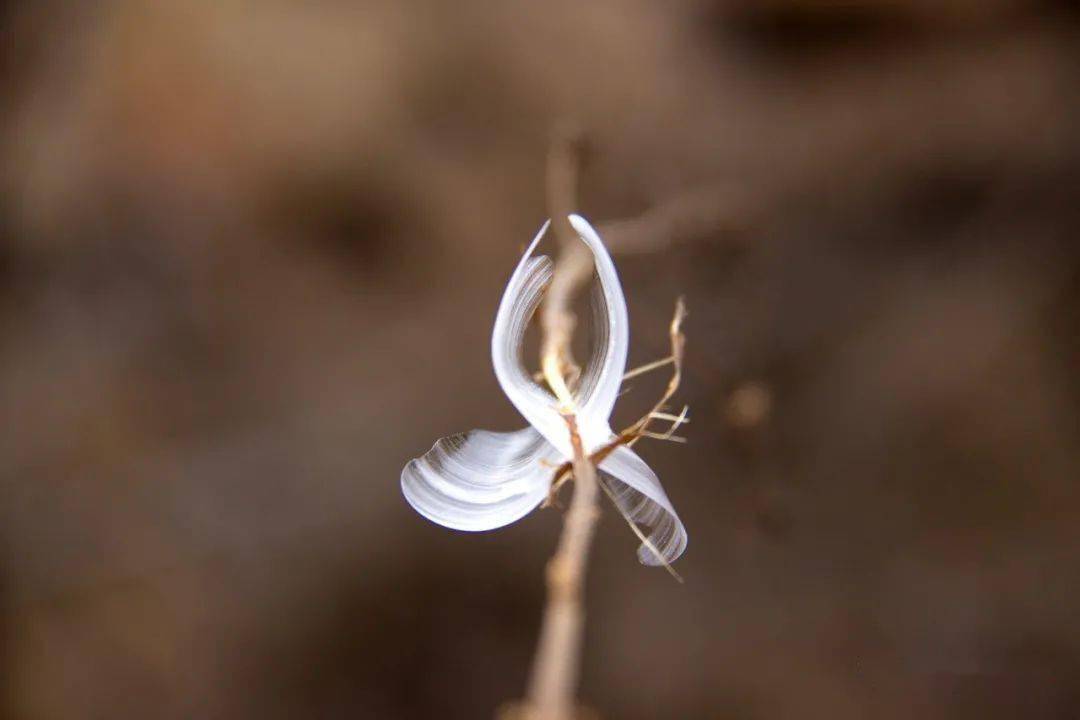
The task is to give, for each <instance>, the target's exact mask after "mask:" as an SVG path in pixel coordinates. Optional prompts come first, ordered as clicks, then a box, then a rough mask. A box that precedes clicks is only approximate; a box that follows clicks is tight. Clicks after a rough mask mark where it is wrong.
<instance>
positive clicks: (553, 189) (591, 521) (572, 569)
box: [526, 128, 599, 720]
mask: <svg viewBox="0 0 1080 720" xmlns="http://www.w3.org/2000/svg"><path fill="white" fill-rule="evenodd" d="M580 146H581V138H580V134H578V133H576V132H574V131H573V130H568V129H565V128H564V129H562V130H561V131H560V132H558V133H557V134H556V136H555V138H554V141H553V142H552V146H551V152H550V155H549V157H548V176H547V195H548V207H549V210H550V213H551V218H552V229H553V230H554V232H555V235H556V237H557V238H558V239H559V245H560V252H559V256H558V259H557V261H556V263H555V271H554V275H553V277H552V281H551V285H550V286H549V287H548V290H547V293H546V295H545V297H544V306H543V308H542V310H541V316H540V326H541V331H542V333H543V339H542V340H541V346H540V350H541V357H540V367H541V371H542V372H543V375H544V379H545V380H546V381H547V383H548V386H549V387H551V389H552V391H553V392H554V393H555V396H556V397H557V398H558V400H559V405H560V410H561V412H562V413H563V417H564V418H565V419H566V425H567V428H568V430H569V432H570V442H571V446H572V447H573V452H574V456H573V461H572V472H573V477H574V495H573V497H572V498H571V502H570V509H569V510H568V511H567V513H566V518H565V520H564V521H563V529H562V535H561V536H560V538H559V545H558V548H557V549H556V551H555V555H554V556H553V557H552V558H551V560H550V561H549V562H548V567H547V593H548V597H547V605H546V607H545V608H544V617H543V624H542V625H541V628H540V640H539V643H538V645H537V649H536V658H535V661H534V665H533V674H532V679H531V681H530V683H529V692H528V707H527V708H526V713H527V716H528V717H529V718H530V719H536V720H570V718H573V717H574V716H575V715H576V714H577V703H576V701H575V699H574V698H575V696H576V694H577V684H578V673H579V670H580V666H581V641H582V631H583V629H584V625H585V609H584V603H583V595H584V593H583V586H584V580H585V569H586V564H587V561H588V556H589V546H590V545H591V544H592V537H593V531H594V529H595V525H596V518H597V516H598V515H599V511H598V509H597V497H598V491H599V490H598V489H599V483H598V481H597V476H596V467H595V465H593V461H592V459H591V458H589V456H588V455H587V454H586V452H585V449H584V447H583V445H582V443H581V436H580V435H579V433H578V426H577V416H576V404H575V401H574V397H573V394H572V392H571V390H570V388H571V387H572V386H574V385H576V383H577V379H578V378H579V377H580V370H579V368H578V366H577V364H576V363H575V362H574V360H573V356H572V355H571V353H570V340H571V337H572V335H573V332H574V325H575V318H574V315H573V313H572V312H571V311H570V307H571V304H572V301H573V298H574V296H575V294H576V293H577V292H578V290H579V289H580V288H581V286H582V285H584V283H585V281H586V280H588V279H589V277H590V276H591V275H592V268H593V263H592V256H591V255H590V254H589V253H588V252H587V251H586V250H585V249H584V245H583V243H582V242H581V241H580V239H579V238H578V236H577V232H576V231H575V230H574V228H573V226H572V225H571V224H570V221H569V217H568V216H569V215H570V214H571V213H572V212H574V209H575V203H576V197H575V196H576V194H577V173H578V162H579V155H580Z"/></svg>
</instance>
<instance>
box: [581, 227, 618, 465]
mask: <svg viewBox="0 0 1080 720" xmlns="http://www.w3.org/2000/svg"><path fill="white" fill-rule="evenodd" d="M570 223H571V224H572V225H573V226H574V229H575V230H576V231H577V233H578V235H579V237H581V239H582V241H583V242H584V243H585V244H586V245H587V246H588V247H589V250H590V251H592V254H593V260H594V261H595V264H596V276H597V278H598V279H599V281H600V283H599V290H600V292H599V293H598V294H597V296H596V302H594V305H593V307H594V311H595V312H594V322H595V327H594V338H595V341H596V345H595V347H594V351H593V356H592V358H591V359H590V361H589V364H588V365H587V366H586V368H585V372H584V373H583V375H582V381H581V385H580V387H581V393H580V398H579V402H580V403H581V408H580V410H579V412H578V423H579V425H580V426H581V430H582V435H583V436H584V440H585V444H586V445H587V446H589V447H590V450H591V449H594V447H593V446H595V445H598V444H601V443H604V442H606V441H607V440H608V439H609V438H610V436H611V430H610V428H609V426H608V418H609V417H610V416H611V411H612V409H613V408H614V407H615V399H616V398H617V397H618V395H619V386H620V385H621V384H622V376H623V372H624V371H625V370H626V350H627V346H628V344H629V342H630V320H629V318H628V316H627V312H626V298H625V297H624V296H623V291H622V284H621V283H620V282H619V275H618V273H617V272H616V271H615V263H614V262H613V261H612V260H611V255H609V254H608V251H607V248H605V247H604V243H603V241H602V240H601V239H600V236H599V235H598V234H597V233H596V231H595V230H594V229H593V227H592V225H590V224H589V222H588V221H587V220H586V219H585V218H583V217H581V216H579V215H571V216H570Z"/></svg>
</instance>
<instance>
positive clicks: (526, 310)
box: [491, 215, 630, 457]
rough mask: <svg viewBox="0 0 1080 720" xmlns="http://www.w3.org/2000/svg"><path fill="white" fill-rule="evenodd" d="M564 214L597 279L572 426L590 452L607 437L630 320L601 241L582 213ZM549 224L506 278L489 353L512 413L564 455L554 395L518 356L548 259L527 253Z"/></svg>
mask: <svg viewBox="0 0 1080 720" xmlns="http://www.w3.org/2000/svg"><path fill="white" fill-rule="evenodd" d="M569 219H570V223H571V224H572V225H573V227H574V229H575V230H576V231H577V233H578V236H579V237H580V238H581V240H582V242H584V243H585V244H586V246H587V247H588V248H589V250H590V251H591V252H592V254H593V258H594V261H595V265H596V274H597V277H598V278H599V281H600V282H599V291H600V293H599V298H600V302H598V303H597V304H596V305H595V306H594V307H595V309H596V310H597V312H596V321H597V322H596V326H595V332H596V339H597V345H596V347H595V350H594V354H593V357H592V359H591V360H590V362H589V364H588V365H587V366H586V369H585V373H584V374H583V377H582V382H581V384H580V391H579V393H578V394H579V398H578V401H579V403H580V408H579V411H578V427H579V429H580V432H581V436H582V440H583V442H584V444H585V447H586V448H587V449H588V450H589V451H590V452H591V451H593V450H595V449H596V448H598V447H600V446H601V445H603V444H605V443H606V442H608V440H610V439H611V437H612V433H611V428H610V426H609V424H608V418H609V416H610V415H611V410H612V408H613V407H614V406H615V398H616V397H617V396H618V394H619V386H620V384H621V382H622V374H623V371H624V369H625V367H626V350H627V345H628V343H629V340H630V322H629V319H628V317H627V313H626V299H625V298H624V297H623V292H622V286H621V284H620V283H619V276H618V274H617V273H616V271H615V264H614V263H613V262H612V260H611V256H610V255H609V254H608V252H607V249H606V248H605V247H604V243H603V241H601V240H600V236H599V235H597V234H596V231H595V230H593V228H592V226H591V225H590V224H589V223H588V221H587V220H585V219H584V218H582V217H580V216H578V215H571V216H570V217H569ZM549 225H550V223H544V225H543V227H541V228H540V232H539V233H537V235H536V237H535V238H534V239H533V241H532V243H531V244H530V245H529V247H528V249H526V251H525V254H524V255H523V256H522V258H521V261H520V262H519V263H518V266H517V268H516V269H515V271H514V274H513V275H512V276H511V277H510V281H509V282H508V283H507V286H506V290H505V292H504V293H503V298H502V302H501V303H500V305H499V312H498V314H497V315H496V318H495V328H494V330H493V331H492V336H491V354H492V364H493V365H494V367H495V375H496V377H497V378H498V380H499V384H500V385H501V386H502V389H503V392H505V393H506V395H507V397H509V398H510V401H511V402H513V403H514V406H515V407H517V409H518V412H520V413H521V414H522V415H523V416H524V417H525V419H526V420H528V421H529V424H531V425H532V426H533V427H535V428H536V429H537V430H539V431H540V432H541V433H542V434H543V435H544V437H546V438H547V439H548V441H549V442H551V443H552V444H553V445H554V446H555V447H556V448H558V449H559V450H560V451H561V452H563V454H564V455H565V456H566V457H569V456H570V454H571V449H570V437H569V433H568V431H567V428H566V423H565V421H564V420H563V418H562V417H561V416H560V415H559V412H558V410H557V409H556V404H557V403H556V400H555V398H554V396H553V395H552V394H551V393H550V392H548V391H547V390H546V389H544V387H543V386H541V385H540V384H538V383H537V382H536V381H535V380H533V378H532V377H531V376H530V374H529V373H528V372H527V371H526V369H525V365H524V363H523V361H522V358H521V345H522V341H523V338H524V335H525V329H526V327H527V325H528V322H529V320H530V319H531V318H532V315H533V313H534V312H535V311H536V308H537V306H538V305H539V303H540V300H541V298H542V295H543V291H544V290H545V289H546V287H547V284H548V282H550V279H551V274H552V269H551V263H550V260H548V259H547V258H546V257H543V256H540V257H537V258H533V257H532V253H533V251H534V250H535V249H536V246H537V244H538V243H539V242H540V240H541V239H542V238H543V236H544V234H545V233H546V232H547V229H548V227H549Z"/></svg>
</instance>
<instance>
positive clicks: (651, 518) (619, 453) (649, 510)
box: [600, 445, 687, 565]
mask: <svg viewBox="0 0 1080 720" xmlns="http://www.w3.org/2000/svg"><path fill="white" fill-rule="evenodd" d="M600 470H601V471H602V472H603V473H604V475H605V480H606V482H607V483H608V487H609V488H610V489H611V491H612V492H611V494H612V499H613V500H614V501H615V505H616V506H617V507H618V508H619V511H620V512H621V513H622V514H623V515H624V516H625V517H626V518H627V519H628V520H630V521H631V522H634V523H637V524H638V525H643V526H645V527H646V528H647V529H648V532H646V533H645V534H646V536H647V537H648V539H649V544H642V545H641V547H639V548H638V559H639V560H640V561H641V562H642V563H644V564H645V565H662V564H664V563H665V562H666V563H671V562H674V561H675V560H676V559H677V558H678V557H679V556H680V555H682V553H683V551H684V550H685V549H686V543H687V535H686V528H685V527H683V524H682V520H680V519H679V516H678V515H677V514H676V513H675V508H674V507H672V505H671V501H670V500H668V497H667V494H666V493H665V492H664V488H663V486H661V485H660V479H659V478H658V477H656V473H654V472H653V471H652V468H650V467H649V466H648V465H647V464H646V463H645V461H644V460H642V459H641V457H639V456H638V454H637V453H635V452H634V451H633V450H631V449H630V448H628V447H626V446H624V445H620V446H619V447H617V448H615V450H613V451H612V452H611V454H610V455H608V456H607V457H606V458H604V459H603V460H602V461H601V462H600ZM649 545H651V546H652V548H655V549H656V550H657V551H659V553H660V557H659V558H658V557H657V556H656V552H654V551H653V549H652V548H650V547H649ZM661 558H663V559H662V560H661Z"/></svg>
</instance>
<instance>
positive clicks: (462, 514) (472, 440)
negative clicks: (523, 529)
mask: <svg viewBox="0 0 1080 720" xmlns="http://www.w3.org/2000/svg"><path fill="white" fill-rule="evenodd" d="M559 462H560V459H559V454H558V452H557V451H556V450H555V448H553V447H551V445H550V444H549V443H548V442H547V440H545V439H544V437H543V436H542V435H540V433H538V432H537V431H536V430H534V429H533V428H525V429H524V430H518V431H517V432H509V433H500V432H490V431H488V430H473V431H471V432H468V433H462V434H460V435H451V436H450V437H446V438H443V439H441V440H439V441H438V442H437V443H435V445H434V447H432V448H431V450H429V451H428V452H427V453H426V454H425V455H424V456H423V457H420V458H417V459H415V460H412V461H410V462H409V464H408V465H406V466H405V469H404V470H403V471H402V473H401V491H402V493H403V494H404V495H405V499H406V500H408V501H409V504H410V505H412V506H413V509H415V510H416V511H417V512H418V513H420V514H421V515H423V516H424V517H426V518H428V519H429V520H431V521H433V522H435V523H438V524H439V525H443V526H445V527H448V528H454V529H456V530H474V531H475V530H492V529H494V528H497V527H502V526H503V525H509V524H510V523H512V522H514V521H515V520H518V519H520V518H521V517H522V516H524V515H526V514H528V513H529V512H530V511H531V510H532V509H533V508H535V507H536V506H537V505H539V504H540V502H541V501H542V500H543V499H544V498H545V497H546V496H547V492H548V488H549V487H550V486H551V479H552V476H553V474H554V472H555V467H556V466H557V465H558V464H559Z"/></svg>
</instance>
